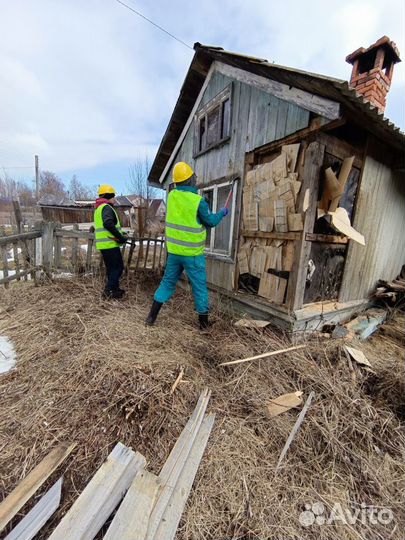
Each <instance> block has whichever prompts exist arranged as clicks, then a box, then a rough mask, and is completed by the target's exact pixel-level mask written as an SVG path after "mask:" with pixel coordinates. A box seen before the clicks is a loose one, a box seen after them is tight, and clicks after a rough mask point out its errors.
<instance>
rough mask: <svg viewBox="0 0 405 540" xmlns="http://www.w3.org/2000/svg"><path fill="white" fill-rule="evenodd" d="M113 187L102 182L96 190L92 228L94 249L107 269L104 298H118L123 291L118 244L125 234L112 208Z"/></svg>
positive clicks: (121, 263)
mask: <svg viewBox="0 0 405 540" xmlns="http://www.w3.org/2000/svg"><path fill="white" fill-rule="evenodd" d="M114 203H115V189H114V188H113V187H112V186H110V185H108V184H102V185H101V186H100V187H99V190H98V199H96V204H95V206H96V209H95V212H94V228H95V238H96V249H98V250H99V251H100V252H101V254H102V256H103V259H104V264H105V266H106V269H107V282H106V285H105V289H104V292H103V298H104V299H111V298H114V299H120V298H122V297H123V295H124V293H125V291H124V290H123V289H120V286H119V285H120V277H121V275H122V272H123V271H124V261H123V259H122V254H121V250H120V246H122V245H124V244H125V243H126V241H127V239H128V238H127V236H126V234H125V233H124V232H123V231H122V229H121V224H120V220H119V217H118V214H117V212H116V211H115V210H114V206H113V205H114Z"/></svg>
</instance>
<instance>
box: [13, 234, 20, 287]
mask: <svg viewBox="0 0 405 540" xmlns="http://www.w3.org/2000/svg"><path fill="white" fill-rule="evenodd" d="M13 258H14V265H15V275H16V279H17V281H21V276H20V274H21V267H20V259H19V256H18V242H13Z"/></svg>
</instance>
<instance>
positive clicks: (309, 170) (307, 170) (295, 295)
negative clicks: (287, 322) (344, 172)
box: [287, 141, 325, 310]
mask: <svg viewBox="0 0 405 540" xmlns="http://www.w3.org/2000/svg"><path fill="white" fill-rule="evenodd" d="M324 152H325V145H323V144H320V143H319V142H316V141H315V142H312V143H310V144H309V145H308V148H306V150H305V156H304V164H302V159H300V160H299V163H300V164H299V169H298V172H299V177H300V178H301V179H302V187H301V190H300V194H299V197H298V205H297V208H298V210H299V211H300V210H301V209H302V203H303V200H304V196H305V192H306V190H307V189H308V190H309V207H308V209H307V211H306V212H305V219H304V229H303V231H302V234H301V239H300V240H298V241H297V242H296V247H295V250H294V263H293V270H292V272H291V273H290V278H289V280H288V290H287V304H288V306H289V307H290V308H291V309H294V310H295V309H300V308H301V307H302V304H303V301H304V292H305V281H306V275H307V266H308V260H309V253H310V251H311V242H308V241H306V240H305V234H306V233H307V232H313V228H314V223H315V219H316V209H317V201H318V190H319V175H320V171H321V166H322V163H323V156H324Z"/></svg>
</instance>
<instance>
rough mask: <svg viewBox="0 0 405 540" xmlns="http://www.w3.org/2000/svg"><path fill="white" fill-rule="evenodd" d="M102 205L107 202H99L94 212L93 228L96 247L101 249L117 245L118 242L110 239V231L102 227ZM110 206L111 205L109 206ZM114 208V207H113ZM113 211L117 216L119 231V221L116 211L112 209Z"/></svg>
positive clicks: (119, 228)
mask: <svg viewBox="0 0 405 540" xmlns="http://www.w3.org/2000/svg"><path fill="white" fill-rule="evenodd" d="M104 206H107V204H106V203H105V204H101V205H100V206H99V207H98V208H96V210H95V212H94V228H95V237H96V249H99V250H102V249H112V248H116V247H119V245H120V244H119V243H118V242H116V241H115V240H111V238H113V235H112V233H110V231H107V229H105V228H104V223H103V215H102V214H103V208H104ZM111 208H112V207H111ZM113 210H114V208H113ZM114 213H115V215H116V217H117V225H116V227H117V229H118V230H119V231H120V232H121V223H120V220H119V217H118V214H117V212H116V211H115V210H114Z"/></svg>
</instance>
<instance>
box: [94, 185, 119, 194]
mask: <svg viewBox="0 0 405 540" xmlns="http://www.w3.org/2000/svg"><path fill="white" fill-rule="evenodd" d="M107 193H113V194H114V195H115V189H114V188H113V187H112V186H110V185H109V184H101V186H100V187H99V188H98V195H99V196H100V195H106V194H107Z"/></svg>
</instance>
